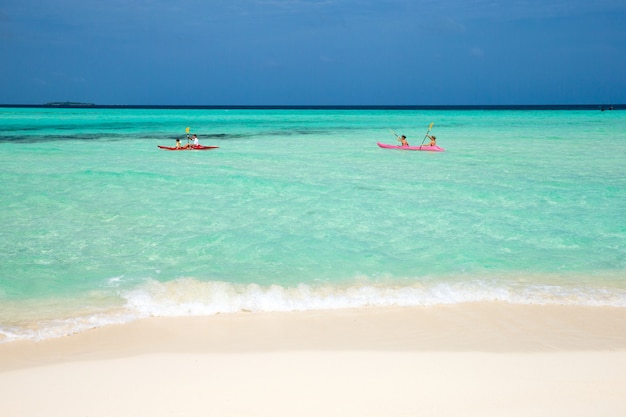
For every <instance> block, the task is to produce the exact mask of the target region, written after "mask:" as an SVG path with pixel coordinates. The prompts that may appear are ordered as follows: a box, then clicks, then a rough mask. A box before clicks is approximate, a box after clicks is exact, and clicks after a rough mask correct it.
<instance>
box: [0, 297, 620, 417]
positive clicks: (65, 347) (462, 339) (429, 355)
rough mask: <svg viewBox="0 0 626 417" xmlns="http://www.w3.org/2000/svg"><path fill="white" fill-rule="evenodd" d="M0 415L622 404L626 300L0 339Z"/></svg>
mask: <svg viewBox="0 0 626 417" xmlns="http://www.w3.org/2000/svg"><path fill="white" fill-rule="evenodd" d="M0 396H1V399H2V401H0V415H3V416H11V417H30V416H37V417H41V416H46V417H54V416H63V417H68V416H72V417H74V416H75V417H118V416H128V417H131V416H132V417H140V416H145V417H161V416H181V417H182V416H184V417H195V416H224V417H226V416H228V417H236V416H251V417H252V416H254V417H265V416H267V417H296V416H298V417H307V416H311V417H313V416H315V417H321V416H325V417H333V416H341V417H351V416H354V417H357V416H358V417H363V416H381V417H391V416H507V417H510V416H525V417H526V416H533V417H536V416H550V417H554V416H564V417H565V416H567V417H573V416H594V417H597V416H611V417H614V416H620V415H626V309H624V308H606V307H584V308H583V307H561V306H549V307H548V306H512V305H503V304H497V303H493V304H487V303H485V304H472V305H458V306H440V307H415V308H372V309H359V310H345V311H324V312H303V313H240V314H232V315H218V316H214V317H203V318H152V319H146V320H141V321H138V322H135V323H131V324H128V325H121V326H109V327H105V328H100V329H95V330H92V331H88V332H85V333H81V334H78V335H74V336H70V337H64V338H60V339H54V340H48V341H44V342H12V343H5V344H2V345H0Z"/></svg>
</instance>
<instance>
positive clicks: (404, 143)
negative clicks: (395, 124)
mask: <svg viewBox="0 0 626 417" xmlns="http://www.w3.org/2000/svg"><path fill="white" fill-rule="evenodd" d="M398 142H400V143H401V144H402V146H409V142H407V140H406V136H404V135H402V136H400V137H399V138H398Z"/></svg>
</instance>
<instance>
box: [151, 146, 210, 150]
mask: <svg viewBox="0 0 626 417" xmlns="http://www.w3.org/2000/svg"><path fill="white" fill-rule="evenodd" d="M157 146H158V147H159V148H160V149H165V150H166V151H208V150H209V149H217V148H219V146H202V145H197V146H190V147H188V148H176V147H175V146H161V145H157Z"/></svg>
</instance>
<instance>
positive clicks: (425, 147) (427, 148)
mask: <svg viewBox="0 0 626 417" xmlns="http://www.w3.org/2000/svg"><path fill="white" fill-rule="evenodd" d="M376 143H378V146H380V147H381V148H386V149H401V150H403V151H431V152H443V151H444V149H443V148H440V147H439V146H437V145H434V146H430V145H422V146H398V145H388V144H386V143H380V142H376Z"/></svg>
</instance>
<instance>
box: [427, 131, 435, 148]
mask: <svg viewBox="0 0 626 417" xmlns="http://www.w3.org/2000/svg"><path fill="white" fill-rule="evenodd" d="M426 137H427V138H428V139H430V143H429V144H428V146H437V136H435V135H432V136H431V135H428V134H427V135H426Z"/></svg>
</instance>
